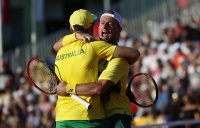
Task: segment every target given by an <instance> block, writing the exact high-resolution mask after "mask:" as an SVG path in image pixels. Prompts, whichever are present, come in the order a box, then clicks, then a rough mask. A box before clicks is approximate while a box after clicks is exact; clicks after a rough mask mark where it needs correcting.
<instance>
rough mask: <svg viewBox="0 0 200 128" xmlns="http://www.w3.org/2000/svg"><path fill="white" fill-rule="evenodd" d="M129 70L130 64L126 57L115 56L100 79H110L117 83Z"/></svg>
mask: <svg viewBox="0 0 200 128" xmlns="http://www.w3.org/2000/svg"><path fill="white" fill-rule="evenodd" d="M128 71H129V64H128V62H127V61H126V60H125V59H122V58H114V59H112V60H111V61H110V62H109V63H108V65H107V67H106V69H105V70H104V71H103V72H102V73H101V74H100V76H99V78H98V79H99V80H103V79H104V80H110V81H112V82H114V83H115V84H117V83H118V82H119V80H120V79H121V78H122V77H123V76H124V75H127V74H128Z"/></svg>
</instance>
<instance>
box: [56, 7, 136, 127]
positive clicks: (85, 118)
mask: <svg viewBox="0 0 200 128" xmlns="http://www.w3.org/2000/svg"><path fill="white" fill-rule="evenodd" d="M74 17H75V18H74ZM80 17H83V18H81V19H82V20H81V19H80V20H73V19H77V18H80ZM84 17H85V18H84ZM77 21H78V22H79V23H81V24H79V23H76V22H77ZM93 21H94V15H93V14H91V13H90V12H89V11H87V10H83V9H80V10H77V11H75V12H74V13H73V14H72V15H71V17H70V25H71V27H72V30H74V28H79V26H81V25H82V26H84V30H85V32H86V33H87V32H88V33H89V31H90V29H91V27H92V22H93ZM82 23H83V24H82ZM89 34H90V33H89ZM71 36H72V37H73V36H74V34H73V35H71ZM62 43H63V44H64V47H62V48H61V49H60V50H59V51H58V53H57V56H56V61H55V64H56V65H57V66H58V67H59V69H60V75H61V76H62V79H63V81H64V82H66V83H68V85H67V87H66V90H64V91H65V93H72V94H75V93H76V92H75V87H76V86H75V85H76V84H77V83H89V82H95V81H97V77H98V62H99V60H100V59H106V60H108V61H109V60H110V59H111V58H112V57H124V58H126V59H128V58H129V59H131V58H132V59H134V58H136V57H138V55H139V53H138V51H137V50H134V49H131V48H126V47H119V46H114V45H111V44H108V43H106V42H104V41H94V42H90V43H84V42H83V41H81V40H76V41H75V42H73V43H66V38H65V37H64V38H63V39H62ZM65 45H66V46H65ZM124 50H126V53H124ZM57 74H58V72H57ZM58 76H59V75H58ZM86 76H87V77H86ZM61 83H62V82H61ZM57 90H58V92H59V91H60V90H59V87H58V88H57ZM61 90H62V89H61ZM58 94H59V93H58ZM81 98H83V99H85V100H87V101H88V102H90V103H91V104H92V106H93V107H92V109H90V110H87V109H86V108H85V107H84V106H82V105H81V104H79V103H78V102H76V101H74V100H73V99H71V98H70V97H68V96H61V95H60V96H58V100H57V105H56V127H57V128H64V127H72V128H73V127H77V128H104V127H106V128H107V127H108V126H107V125H106V124H105V123H106V122H105V120H103V119H104V118H105V113H104V110H103V107H102V105H101V102H100V96H99V95H96V96H81Z"/></svg>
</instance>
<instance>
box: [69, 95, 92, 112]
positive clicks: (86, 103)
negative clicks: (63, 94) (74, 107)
mask: <svg viewBox="0 0 200 128" xmlns="http://www.w3.org/2000/svg"><path fill="white" fill-rule="evenodd" d="M70 97H71V98H72V99H74V100H76V101H77V102H79V103H81V104H82V105H83V106H85V107H86V108H87V109H91V108H92V105H91V104H90V103H88V102H87V101H85V100H83V99H82V98H80V97H78V96H77V95H73V94H70Z"/></svg>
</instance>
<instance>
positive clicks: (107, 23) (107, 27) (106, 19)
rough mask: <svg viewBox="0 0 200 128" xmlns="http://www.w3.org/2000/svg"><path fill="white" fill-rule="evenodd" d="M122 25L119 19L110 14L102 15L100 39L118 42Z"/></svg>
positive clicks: (113, 42)
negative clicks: (118, 21)
mask: <svg viewBox="0 0 200 128" xmlns="http://www.w3.org/2000/svg"><path fill="white" fill-rule="evenodd" d="M121 30H122V29H121V27H120V26H119V24H118V23H117V21H116V20H115V19H114V18H113V17H110V16H102V17H101V18H100V22H99V39H100V40H104V41H106V42H109V43H112V44H115V45H116V44H117V43H118V41H119V36H120V32H121Z"/></svg>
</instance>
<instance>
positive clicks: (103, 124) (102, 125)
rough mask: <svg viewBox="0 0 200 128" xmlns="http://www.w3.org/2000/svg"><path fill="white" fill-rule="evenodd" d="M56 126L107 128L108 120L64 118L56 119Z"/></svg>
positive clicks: (62, 127)
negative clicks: (62, 119) (61, 119)
mask: <svg viewBox="0 0 200 128" xmlns="http://www.w3.org/2000/svg"><path fill="white" fill-rule="evenodd" d="M56 128H108V122H107V121H106V120H104V119H98V120H64V121H56Z"/></svg>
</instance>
